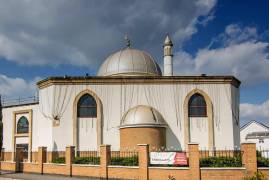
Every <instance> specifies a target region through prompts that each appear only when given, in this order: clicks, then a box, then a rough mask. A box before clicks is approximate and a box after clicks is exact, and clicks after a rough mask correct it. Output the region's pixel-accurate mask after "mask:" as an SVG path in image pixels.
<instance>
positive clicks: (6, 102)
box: [2, 96, 39, 107]
mask: <svg viewBox="0 0 269 180" xmlns="http://www.w3.org/2000/svg"><path fill="white" fill-rule="evenodd" d="M38 102H39V99H38V97H37V96H31V97H18V98H3V97H2V106H3V107H7V106H16V105H23V104H31V103H38Z"/></svg>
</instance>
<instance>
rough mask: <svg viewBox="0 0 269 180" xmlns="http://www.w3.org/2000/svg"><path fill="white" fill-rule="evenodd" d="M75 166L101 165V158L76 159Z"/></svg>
mask: <svg viewBox="0 0 269 180" xmlns="http://www.w3.org/2000/svg"><path fill="white" fill-rule="evenodd" d="M74 164H94V165H97V164H100V157H76V158H75V159H74Z"/></svg>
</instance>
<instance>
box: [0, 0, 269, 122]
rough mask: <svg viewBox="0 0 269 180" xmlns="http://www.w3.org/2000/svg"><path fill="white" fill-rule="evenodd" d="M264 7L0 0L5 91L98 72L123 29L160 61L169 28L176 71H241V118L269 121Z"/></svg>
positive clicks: (226, 1)
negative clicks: (52, 79) (56, 77)
mask: <svg viewBox="0 0 269 180" xmlns="http://www.w3.org/2000/svg"><path fill="white" fill-rule="evenodd" d="M267 7H268V2H267V1H266V0H264V1H262V0H260V1H259V3H254V2H253V1H243V0H242V1H234V0H219V1H217V0H196V1H194V0H147V1H142V0H124V1H123V0H113V1H100V0H90V1H89V0H56V1H55V0H20V1H17V0H8V1H7V0H0V94H2V95H3V96H4V98H6V99H8V98H14V97H19V96H31V95H34V94H36V87H35V82H36V81H38V80H40V79H42V78H46V77H48V76H62V75H85V74H86V73H89V74H90V75H95V73H96V70H97V69H98V67H99V66H100V64H101V63H102V62H103V60H104V59H105V58H106V57H107V56H108V55H109V54H110V53H112V52H114V51H116V50H118V49H119V48H122V47H123V46H124V39H123V37H124V35H125V34H128V35H129V37H130V39H131V40H132V45H133V46H134V47H135V48H138V49H143V50H145V51H148V52H150V53H151V54H152V55H153V56H154V57H155V59H156V60H157V61H158V62H159V63H160V64H162V42H163V39H164V36H165V34H166V33H169V34H170V35H171V37H172V39H173V42H174V54H175V56H174V63H175V71H176V74H177V75H199V74H201V73H205V74H209V75H212V74H214V75H234V76H236V77H237V78H238V79H240V80H241V81H242V86H241V106H240V108H241V120H242V121H241V123H242V124H244V123H245V122H247V121H249V120H252V119H256V120H259V121H262V122H264V123H268V122H269V48H268V47H269V23H268V21H267V20H266V18H265V17H268V10H267Z"/></svg>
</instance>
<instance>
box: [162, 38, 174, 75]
mask: <svg viewBox="0 0 269 180" xmlns="http://www.w3.org/2000/svg"><path fill="white" fill-rule="evenodd" d="M172 48H173V42H172V40H171V38H170V37H169V34H166V37H165V39H164V43H163V56H164V58H163V61H164V62H163V64H164V71H163V75H164V76H173V51H172V50H173V49H172Z"/></svg>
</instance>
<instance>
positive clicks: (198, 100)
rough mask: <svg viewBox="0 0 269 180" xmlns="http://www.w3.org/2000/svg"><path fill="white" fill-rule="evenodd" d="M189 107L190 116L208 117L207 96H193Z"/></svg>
mask: <svg viewBox="0 0 269 180" xmlns="http://www.w3.org/2000/svg"><path fill="white" fill-rule="evenodd" d="M188 109H189V110H188V113H189V117H207V112H206V102H205V98H204V97H203V96H202V95H201V94H198V93H196V94H194V95H192V96H191V98H190V100H189V103H188Z"/></svg>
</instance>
